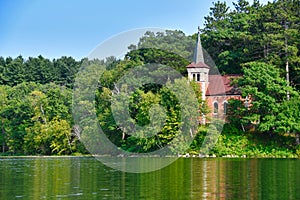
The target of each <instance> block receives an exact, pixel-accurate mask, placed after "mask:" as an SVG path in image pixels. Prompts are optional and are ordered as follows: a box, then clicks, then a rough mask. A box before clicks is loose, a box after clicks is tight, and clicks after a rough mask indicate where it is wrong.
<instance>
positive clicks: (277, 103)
mask: <svg viewBox="0 0 300 200" xmlns="http://www.w3.org/2000/svg"><path fill="white" fill-rule="evenodd" d="M243 72H244V75H243V77H242V78H240V79H238V81H237V84H238V87H239V88H240V89H241V91H242V95H243V97H246V96H248V97H249V98H250V100H251V101H250V102H249V107H246V106H245V105H244V104H243V103H240V104H238V103H235V102H236V101H232V102H231V108H235V110H231V113H232V112H233V115H234V116H235V117H234V118H238V117H239V118H241V119H242V120H244V121H247V122H248V124H254V125H256V126H257V128H258V130H260V131H265V132H275V131H276V130H277V129H278V127H277V126H276V124H277V121H278V116H279V114H280V113H282V112H283V110H282V109H283V107H282V106H283V105H285V104H286V101H287V100H286V93H287V92H289V93H290V95H291V97H295V98H298V96H299V94H298V92H297V91H295V89H294V88H292V87H291V86H289V85H288V83H287V81H286V80H285V79H284V78H282V77H281V76H280V71H279V69H278V68H276V67H275V66H273V65H269V64H265V63H262V62H251V63H248V64H247V65H245V66H244V68H243Z"/></svg>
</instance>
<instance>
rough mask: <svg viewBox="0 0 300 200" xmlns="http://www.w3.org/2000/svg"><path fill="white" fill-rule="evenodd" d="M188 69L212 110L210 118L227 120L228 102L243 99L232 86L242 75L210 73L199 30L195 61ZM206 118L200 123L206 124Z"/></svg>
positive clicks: (189, 75) (190, 76) (238, 91)
mask: <svg viewBox="0 0 300 200" xmlns="http://www.w3.org/2000/svg"><path fill="white" fill-rule="evenodd" d="M186 69H187V72H188V80H189V81H195V82H197V83H198V84H199V85H200V90H201V93H202V100H205V101H206V102H207V105H208V107H209V108H210V110H211V114H210V115H211V116H210V117H215V118H221V119H225V118H226V113H227V105H228V100H229V99H239V100H241V99H242V96H241V92H240V90H239V89H238V88H237V87H236V86H234V85H233V84H232V80H233V79H234V78H238V77H240V75H236V74H231V75H220V74H218V73H210V69H211V67H210V66H209V65H207V64H206V62H205V59H204V54H203V48H202V44H201V38H200V29H199V28H198V36H197V42H196V47H195V51H194V59H193V62H192V63H190V64H189V65H188V66H186ZM214 71H215V70H214ZM205 118H206V117H205V116H203V117H202V120H201V122H200V123H202V124H205V123H206V121H205Z"/></svg>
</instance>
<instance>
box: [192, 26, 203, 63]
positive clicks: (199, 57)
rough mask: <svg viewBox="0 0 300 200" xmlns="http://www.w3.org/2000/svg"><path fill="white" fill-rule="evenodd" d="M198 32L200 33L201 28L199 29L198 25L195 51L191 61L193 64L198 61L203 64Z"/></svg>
mask: <svg viewBox="0 0 300 200" xmlns="http://www.w3.org/2000/svg"><path fill="white" fill-rule="evenodd" d="M200 34H201V30H200V27H199V26H198V37H197V43H196V48H195V52H194V60H193V62H194V63H195V64H197V63H200V62H201V63H203V64H205V62H204V56H203V50H202V44H201V37H200Z"/></svg>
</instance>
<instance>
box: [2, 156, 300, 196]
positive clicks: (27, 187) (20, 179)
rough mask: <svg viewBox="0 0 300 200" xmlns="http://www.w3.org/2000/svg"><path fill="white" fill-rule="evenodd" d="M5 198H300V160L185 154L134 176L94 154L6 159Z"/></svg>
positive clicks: (3, 184) (3, 175) (3, 165)
mask: <svg viewBox="0 0 300 200" xmlns="http://www.w3.org/2000/svg"><path fill="white" fill-rule="evenodd" d="M157 159H160V158H157ZM0 199H1V200H6V199H30V200H33V199H87V200H89V199H130V200H131V199H155V200H159V199H170V200H173V199H264V200H265V199H300V160H297V159H236V158H228V159H223V158H222V159H221V158H205V159H204V158H202V159H200V158H180V159H178V160H177V161H176V162H174V163H172V164H171V165H169V166H168V167H166V168H163V169H161V170H159V171H155V172H151V173H144V174H133V173H125V172H120V171H116V170H114V169H111V168H109V167H106V166H104V165H102V164H101V163H100V162H99V161H97V160H96V159H94V158H82V157H81V158H78V157H73V158H62V157H59V158H16V159H7V158H6V159H0Z"/></svg>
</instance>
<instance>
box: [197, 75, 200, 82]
mask: <svg viewBox="0 0 300 200" xmlns="http://www.w3.org/2000/svg"><path fill="white" fill-rule="evenodd" d="M199 81H200V74H197V82H199Z"/></svg>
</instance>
